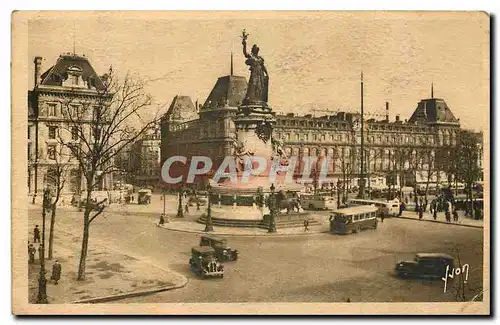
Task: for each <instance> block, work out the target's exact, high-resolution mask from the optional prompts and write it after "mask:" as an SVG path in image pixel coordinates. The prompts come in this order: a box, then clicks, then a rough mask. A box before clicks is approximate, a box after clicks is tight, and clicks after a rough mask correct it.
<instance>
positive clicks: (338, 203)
mask: <svg viewBox="0 0 500 325" xmlns="http://www.w3.org/2000/svg"><path fill="white" fill-rule="evenodd" d="M338 208H340V179H339V180H338V181H337V209H338Z"/></svg>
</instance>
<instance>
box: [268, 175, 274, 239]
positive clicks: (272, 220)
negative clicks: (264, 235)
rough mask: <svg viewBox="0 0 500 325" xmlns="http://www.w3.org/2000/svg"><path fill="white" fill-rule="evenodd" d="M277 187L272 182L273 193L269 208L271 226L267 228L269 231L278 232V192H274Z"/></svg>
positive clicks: (270, 197) (270, 196)
mask: <svg viewBox="0 0 500 325" xmlns="http://www.w3.org/2000/svg"><path fill="white" fill-rule="evenodd" d="M275 189H276V188H275V187H274V183H273V184H271V194H270V195H269V210H270V216H269V227H268V229H267V232H268V233H273V232H276V220H275V218H276V194H275V193H274V190H275Z"/></svg>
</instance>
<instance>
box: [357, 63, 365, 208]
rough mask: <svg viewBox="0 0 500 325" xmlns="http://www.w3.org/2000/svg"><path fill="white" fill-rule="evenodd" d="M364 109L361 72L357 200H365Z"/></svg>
mask: <svg viewBox="0 0 500 325" xmlns="http://www.w3.org/2000/svg"><path fill="white" fill-rule="evenodd" d="M364 118H365V117H364V109H363V72H361V155H360V156H361V157H360V158H361V159H360V161H361V172H360V173H359V174H360V175H359V176H360V177H359V180H360V181H359V192H358V198H359V199H364V198H365V186H366V185H365V181H366V180H365V178H366V172H365V141H364Z"/></svg>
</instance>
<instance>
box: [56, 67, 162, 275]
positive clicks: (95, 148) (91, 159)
mask: <svg viewBox="0 0 500 325" xmlns="http://www.w3.org/2000/svg"><path fill="white" fill-rule="evenodd" d="M101 81H102V85H99V86H98V87H95V89H94V91H92V92H90V91H86V92H85V93H82V94H80V93H78V92H75V95H74V96H72V98H71V99H69V100H68V101H66V102H65V103H63V105H62V106H63V114H64V116H65V117H66V119H67V127H68V131H69V132H71V134H72V136H73V139H74V140H73V141H67V142H65V143H64V144H65V145H66V147H67V148H69V150H70V151H71V153H72V155H73V156H74V157H75V159H76V161H77V162H78V165H79V167H80V170H81V172H82V176H83V179H84V181H85V185H84V187H85V189H86V194H85V198H84V205H85V209H84V212H83V234H82V247H81V253H80V262H79V265H78V276H77V279H78V280H84V279H85V267H86V259H87V253H88V245H89V233H90V225H91V223H92V222H93V221H94V220H95V219H96V218H97V217H98V216H99V215H100V214H101V213H102V212H103V210H104V206H103V204H104V201H105V200H103V201H101V202H95V201H93V200H92V199H93V198H92V193H93V192H94V191H95V190H96V189H98V188H100V186H101V185H102V181H103V179H104V178H105V176H106V175H109V174H111V173H113V172H114V171H116V168H115V165H114V163H113V159H114V157H115V156H116V155H117V154H119V153H120V152H121V151H122V150H123V148H125V147H126V146H127V145H129V144H130V143H132V142H134V141H135V140H136V139H137V138H138V137H139V136H140V135H141V134H142V133H143V132H144V131H145V130H146V129H148V128H149V127H150V126H151V125H153V124H154V123H156V121H157V116H155V117H154V118H153V119H150V120H149V121H147V120H145V119H144V118H143V117H141V113H143V111H145V110H146V109H147V108H151V106H152V99H151V97H150V96H149V95H147V94H146V93H145V90H144V86H145V82H144V81H142V80H138V79H136V78H134V77H132V76H131V75H130V74H127V75H126V76H125V78H124V79H123V81H122V82H120V80H119V79H118V78H115V76H114V73H113V70H112V69H111V68H110V69H109V72H108V73H107V74H106V75H104V76H103V77H102V78H101ZM137 125H140V126H139V127H138V128H137V127H136V126H137ZM96 207H97V211H96ZM93 211H95V212H94V215H91V213H92V212H93Z"/></svg>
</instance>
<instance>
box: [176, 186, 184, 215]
mask: <svg viewBox="0 0 500 325" xmlns="http://www.w3.org/2000/svg"><path fill="white" fill-rule="evenodd" d="M183 192H184V189H183V188H182V187H181V188H180V189H179V205H178V206H177V218H184V212H183V210H182V195H183Z"/></svg>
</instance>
